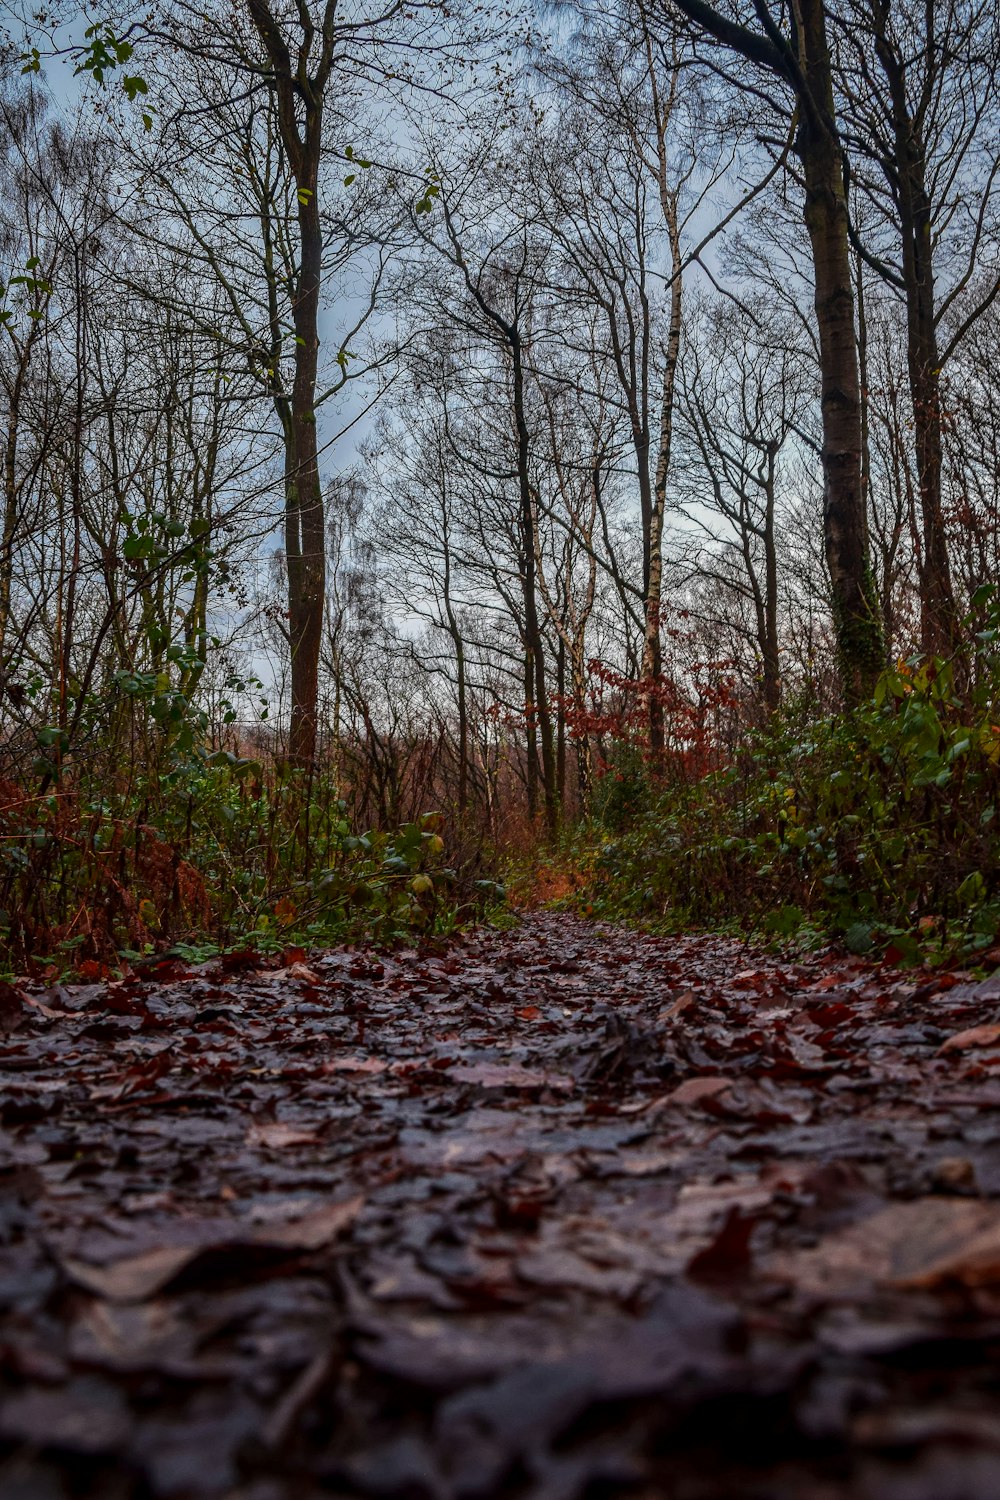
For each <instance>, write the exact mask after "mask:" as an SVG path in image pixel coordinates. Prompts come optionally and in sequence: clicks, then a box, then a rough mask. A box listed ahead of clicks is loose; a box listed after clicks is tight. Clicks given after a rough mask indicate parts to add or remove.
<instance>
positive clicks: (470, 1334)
mask: <svg viewBox="0 0 1000 1500" xmlns="http://www.w3.org/2000/svg"><path fill="white" fill-rule="evenodd" d="M0 1001H2V1007H0V1009H2V1021H3V1029H4V1032H5V1033H6V1036H5V1041H4V1047H3V1052H2V1062H0V1493H2V1494H3V1496H4V1497H5V1500H9V1497H13V1500H65V1497H70V1496H80V1495H94V1496H101V1497H102V1500H103V1497H105V1496H107V1497H109V1500H147V1497H161V1496H162V1497H164V1500H215V1497H220V1500H293V1497H294V1500H301V1497H305V1500H309V1497H311V1496H320V1495H327V1496H328V1495H331V1494H332V1495H337V1496H342V1497H351V1496H357V1497H365V1496H383V1497H387V1500H393V1497H396V1500H465V1497H469V1500H473V1497H490V1496H497V1497H500V1496H510V1497H537V1500H550V1497H551V1500H573V1497H579V1500H590V1497H596V1496H617V1495H637V1496H639V1497H640V1500H652V1497H660V1496H664V1497H668V1500H704V1497H718V1500H722V1497H726V1500H740V1497H757V1500H783V1497H788V1500H792V1497H801V1496H805V1495H808V1496H810V1497H812V1496H816V1497H822V1500H837V1497H844V1500H846V1497H852V1500H853V1497H862V1500H868V1497H871V1500H897V1497H898V1500H949V1497H951V1500H980V1497H982V1500H994V1497H995V1496H996V1495H997V1494H1000V1423H998V1421H997V1417H996V1399H997V1376H996V1370H997V1356H998V1353H1000V1151H998V1149H997V1148H998V1141H1000V1113H998V1111H1000V1081H998V1075H1000V976H997V977H994V978H993V979H987V980H985V981H984V980H981V979H975V978H974V977H972V976H969V975H961V974H959V975H933V976H928V975H919V974H918V975H915V976H913V977H901V976H900V975H899V974H898V973H896V972H894V971H891V970H879V969H877V968H874V967H872V966H871V965H866V964H865V963H864V962H862V961H860V960H857V959H842V958H836V957H831V956H830V955H829V954H826V955H817V956H816V957H813V958H809V959H806V960H803V961H796V962H791V961H788V960H783V959H780V958H774V957H768V956H763V955H755V954H752V953H749V952H748V951H747V950H746V949H745V948H744V947H743V946H742V945H740V944H738V943H737V942H735V941H732V940H728V939H723V938H715V937H701V938H699V937H685V938H674V939H653V938H647V937H642V936H638V935H636V934H634V933H629V932H627V931H624V930H619V929H615V928H613V927H606V926H599V925H595V924H592V923H586V922H583V921H580V920H577V919H574V918H571V917H568V916H563V915H554V914H535V915H531V916H528V917H525V918H524V919H523V920H522V921H521V922H520V924H519V926H518V927H517V928H516V929H514V930H512V931H509V932H504V933H498V932H492V931H483V932H479V933H474V934H471V935H467V936H465V937H464V938H461V939H458V940H453V941H451V942H449V943H448V944H446V945H443V946H441V947H440V948H432V947H428V948H425V949H421V950H419V951H418V950H415V949H399V950H397V951H395V952H393V953H391V954H387V955H379V956H376V955H373V954H370V953H366V952H360V951H356V950H353V951H346V950H345V951H338V952H331V953H326V954H311V955H310V956H309V962H308V965H307V964H306V963H305V961H304V959H303V956H302V955H301V954H294V955H291V956H290V960H289V962H288V963H287V964H285V965H284V966H279V965H278V964H277V963H275V964H273V965H270V966H267V965H265V966H261V961H259V960H257V959H255V958H254V957H253V956H252V955H244V956H242V958H241V960H240V962H235V961H234V960H233V958H232V957H229V958H228V959H226V960H224V961H222V962H219V963H216V964H215V965H213V966H209V967H207V968H199V969H195V968H190V969H188V968H185V966H184V965H183V964H179V963H177V962H176V961H171V963H169V964H160V965H155V964H151V965H149V966H148V967H146V968H144V969H143V971H142V972H141V973H139V974H133V975H131V976H129V977H128V978H126V979H124V980H119V981H113V982H110V983H107V984H103V985H102V984H87V985H79V986H72V985H62V986H57V987H56V988H54V989H49V990H43V989H40V988H39V987H37V986H32V985H29V984H24V985H20V986H7V987H5V988H4V990H3V993H2V996H0Z"/></svg>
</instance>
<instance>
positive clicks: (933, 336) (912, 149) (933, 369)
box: [872, 0, 961, 656]
mask: <svg viewBox="0 0 1000 1500" xmlns="http://www.w3.org/2000/svg"><path fill="white" fill-rule="evenodd" d="M872 18H873V22H874V31H875V50H876V52H877V54H878V58H879V61H880V63H881V64H882V69H883V72H884V73H885V77H886V81H887V83H888V87H889V98H890V101H891V106H892V139H893V155H894V160H893V162H892V164H891V169H890V172H891V178H892V183H893V186H894V187H895V198H896V208H897V212H898V214H899V230H900V240H901V248H902V270H903V283H904V289H905V294H906V356H907V367H908V373H909V377H910V397H911V401H912V405H913V443H914V450H915V453H916V460H917V488H918V492H919V495H920V511H921V542H922V547H921V551H920V554H919V556H918V562H919V573H920V636H921V645H922V647H923V649H924V651H925V652H926V653H927V654H928V655H932V656H947V655H950V654H951V653H953V652H955V651H957V650H959V649H960V642H961V630H960V627H959V618H958V611H957V609H956V607H955V595H954V590H953V588H952V581H951V563H950V560H949V557H948V543H947V537H946V534H945V525H944V509H943V505H942V498H941V469H942V449H943V441H942V422H941V369H940V354H939V350H938V339H937V318H936V313H935V304H934V246H933V238H932V226H931V217H932V210H931V203H930V199H929V197H928V192H927V163H926V152H925V148H924V143H923V139H922V137H921V132H920V129H919V126H918V124H917V122H916V121H915V119H914V117H913V112H912V110H911V107H910V104H909V100H908V98H907V89H906V73H905V64H904V63H903V61H902V59H901V57H900V55H899V52H898V51H897V49H896V46H895V44H894V42H893V41H892V40H891V39H890V36H889V14H888V6H883V5H880V4H878V3H877V0H876V3H875V4H874V5H873V7H872Z"/></svg>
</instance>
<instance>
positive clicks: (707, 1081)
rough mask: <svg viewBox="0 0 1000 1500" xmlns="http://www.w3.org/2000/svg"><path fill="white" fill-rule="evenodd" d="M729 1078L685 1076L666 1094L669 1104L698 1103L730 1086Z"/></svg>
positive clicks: (731, 1081) (730, 1080)
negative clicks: (681, 1081) (682, 1080)
mask: <svg viewBox="0 0 1000 1500" xmlns="http://www.w3.org/2000/svg"><path fill="white" fill-rule="evenodd" d="M732 1086H733V1080H732V1079H731V1078H687V1079H685V1081H684V1082H683V1083H681V1084H678V1086H677V1088H675V1089H674V1090H673V1091H672V1092H671V1093H669V1094H668V1095H667V1100H668V1102H669V1103H670V1104H698V1103H700V1102H701V1100H702V1099H712V1098H714V1097H715V1095H716V1094H722V1093H724V1092H725V1090H726V1089H729V1088H732Z"/></svg>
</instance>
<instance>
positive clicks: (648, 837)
mask: <svg viewBox="0 0 1000 1500" xmlns="http://www.w3.org/2000/svg"><path fill="white" fill-rule="evenodd" d="M973 602H974V605H975V607H976V612H977V613H976V618H975V620H973V619H972V618H970V619H969V620H967V621H966V622H965V623H966V628H967V629H969V630H970V636H969V640H968V643H967V644H968V648H969V651H970V653H971V658H972V664H971V671H972V674H973V682H974V685H973V686H972V687H966V688H964V690H960V689H959V686H958V685H957V683H956V677H958V676H959V675H968V672H969V671H970V665H969V658H968V657H966V658H965V659H964V662H963V665H962V668H961V674H959V673H958V672H956V663H955V662H953V661H946V660H943V659H942V658H939V657H921V656H914V657H911V658H910V659H908V660H903V661H899V662H898V663H896V664H895V665H894V666H893V667H891V668H889V669H887V670H886V671H884V672H883V673H882V675H881V677H880V678H879V681H878V683H877V685H876V688H875V691H874V694H873V695H872V696H871V697H870V698H868V699H866V700H864V701H863V702H861V703H859V704H858V705H856V706H855V707H853V708H852V709H850V710H844V711H841V712H838V713H835V714H829V715H826V716H820V717H817V716H816V715H815V713H814V712H813V707H812V704H811V703H810V701H809V695H808V694H801V695H800V696H799V697H798V698H796V699H792V700H790V701H789V702H787V703H785V704H784V705H783V706H782V707H781V708H780V709H779V710H778V711H777V712H776V713H775V714H774V715H773V717H772V718H771V720H770V721H769V722H768V723H767V724H766V725H765V726H763V727H761V728H758V729H757V730H754V731H751V732H749V733H747V734H746V735H745V736H743V737H742V740H741V742H740V744H739V745H738V747H737V748H736V750H735V752H734V753H732V754H730V755H729V756H728V757H726V758H724V759H723V760H722V761H721V763H719V764H717V765H716V766H715V767H713V768H712V769H710V770H709V771H707V772H706V773H705V774H696V775H687V774H684V771H683V768H682V767H680V768H679V767H678V765H677V763H676V762H675V764H674V766H673V767H667V768H665V772H666V774H661V775H660V776H656V775H655V774H652V773H651V768H650V764H649V759H648V756H647V755H645V754H644V753H642V752H641V751H640V750H638V747H637V746H636V745H635V744H634V743H630V742H629V741H628V740H627V739H624V738H623V740H622V741H621V743H620V746H619V748H618V751H617V756H616V761H617V764H614V763H612V764H610V765H609V768H608V773H607V776H606V785H605V792H604V797H603V806H602V808H601V815H600V817H599V819H598V821H597V823H596V825H595V827H594V829H592V830H591V834H590V836H589V838H588V839H586V840H584V841H582V842H580V841H578V842H577V845H576V848H575V854H574V857H575V858H576V859H577V860H578V862H579V863H580V864H581V866H582V868H583V869H584V871H585V874H586V884H585V887H584V896H583V899H585V900H586V901H587V902H588V903H589V904H591V905H594V906H595V907H596V908H597V909H598V910H600V911H601V912H603V913H604V914H610V915H619V916H624V917H627V918H631V919H634V920H638V921H641V922H645V923H651V924H653V925H666V926H685V925H701V926H704V925H713V926H719V925H724V926H730V927H738V928H741V929H742V930H743V931H745V932H748V933H750V934H753V935H754V936H756V937H758V938H760V937H770V938H774V939H779V940H780V939H790V938H804V939H806V940H808V939H810V938H813V937H816V938H818V937H826V936H829V935H832V936H835V937H839V938H840V939H842V940H843V941H844V942H845V943H846V946H847V947H848V948H849V949H850V950H851V951H853V952H856V953H872V954H874V955H879V956H884V957H886V958H887V959H889V960H890V961H895V962H900V963H913V962H917V961H918V960H922V961H926V960H934V959H940V960H942V961H944V960H948V961H951V960H953V959H955V958H959V959H963V960H966V961H970V962H971V961H974V960H975V958H976V956H977V955H982V954H984V953H985V952H986V951H988V950H990V949H992V948H994V947H995V946H996V944H997V942H998V939H1000V825H998V821H997V819H998V811H1000V658H998V656H997V654H996V642H997V640H998V638H1000V610H998V603H997V593H996V588H995V586H994V585H992V584H988V585H984V586H983V587H982V588H981V589H980V590H979V591H978V592H977V594H976V596H975V599H974V601H973ZM974 624H978V626H979V627H980V628H978V629H975V630H973V629H972V627H973V626H974ZM637 752H638V753H637Z"/></svg>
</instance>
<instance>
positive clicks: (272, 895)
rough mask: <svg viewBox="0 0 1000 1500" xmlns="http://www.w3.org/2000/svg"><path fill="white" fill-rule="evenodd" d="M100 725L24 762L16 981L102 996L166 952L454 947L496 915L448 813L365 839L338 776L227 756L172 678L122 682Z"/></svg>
mask: <svg viewBox="0 0 1000 1500" xmlns="http://www.w3.org/2000/svg"><path fill="white" fill-rule="evenodd" d="M239 686H242V687H246V686H247V685H246V684H240V685H239ZM83 717H84V719H85V720H86V721H87V722H86V726H85V727H86V728H87V729H88V730H89V734H87V735H85V736H83V737H82V739H81V742H80V743H76V744H75V743H74V742H73V741H72V740H71V736H70V734H69V733H68V732H67V730H66V729H60V728H59V727H58V726H54V725H50V724H45V723H44V722H43V724H42V726H41V727H39V728H35V729H34V730H32V731H31V733H30V735H28V736H27V739H28V740H29V741H30V743H29V744H27V745H22V750H23V752H24V754H23V756H22V760H21V762H20V764H17V763H16V762H15V763H12V760H11V755H10V746H9V745H8V747H7V750H8V755H7V759H8V767H7V774H6V775H5V776H2V777H0V967H2V968H4V969H6V970H7V971H8V972H10V971H16V972H23V971H24V970H25V969H27V970H29V971H33V972H36V973H37V972H52V973H72V974H75V975H76V976H78V977H80V978H84V979H86V978H99V977H106V976H107V975H108V974H109V973H111V972H113V971H115V970H116V969H117V968H118V967H119V966H120V965H121V964H122V963H123V962H125V963H134V962H136V961H137V960H141V959H142V958H144V957H146V956H149V955H153V954H156V953H163V952H172V953H177V954H179V955H181V956H182V957H187V958H192V959H198V958H205V957H208V956H210V955H212V954H214V953H216V952H218V951H220V950H224V949H226V948H228V947H234V946H235V947H253V948H255V949H257V950H259V951H260V952H262V953H274V952H277V953H280V952H283V951H285V950H287V949H289V948H295V947H298V946H300V945H310V944H321V943H327V944H330V943H337V942H349V941H355V940H358V939H362V938H364V939H374V940H377V941H383V942H386V941H392V940H394V939H397V938H400V937H404V936H411V935H421V934H430V933H434V932H437V931H442V930H448V929H449V928H450V927H451V926H452V925H453V924H454V923H455V922H456V921H458V920H460V918H461V916H462V915H463V913H465V914H469V913H470V912H472V911H473V910H474V909H475V908H476V906H477V904H482V903H483V902H484V901H486V900H489V899H491V898H493V897H495V891H494V887H493V886H492V884H491V883H490V882H489V881H480V882H479V884H478V886H476V885H475V884H474V882H473V878H472V876H471V875H469V873H468V870H467V871H466V874H465V877H464V878H460V877H459V874H458V872H457V871H456V870H455V869H454V868H452V867H450V866H449V865H448V862H447V858H446V850H445V843H444V840H443V838H442V836H441V832H440V830H441V828H442V825H443V821H444V820H443V816H442V814H441V813H436V812H428V813H426V814H425V815H423V816H421V817H419V818H416V819H413V820H411V821H408V822H405V823H402V824H400V825H399V826H397V827H395V828H391V829H388V830H380V831H372V832H359V831H357V830H356V828H355V826H354V824H355V820H354V818H353V817H352V812H351V808H350V807H349V804H348V802H347V801H346V800H345V799H344V798H343V797H342V796H341V795H340V791H339V789H338V786H337V783H336V779H335V777H334V776H333V774H332V773H331V771H330V769H329V768H326V769H320V770H318V771H316V772H307V771H303V770H301V769H296V768H295V767H292V766H289V765H288V763H287V762H286V761H283V760H282V759H281V758H280V756H278V755H276V754H274V753H268V752H267V750H266V749H265V751H263V752H262V753H260V754H259V755H256V756H255V755H250V754H242V753H239V752H238V751H237V750H234V749H228V748H214V749H213V748H212V741H213V739H214V738H217V737H218V726H215V728H214V729H213V726H211V725H210V724H209V723H208V719H207V715H206V713H205V711H204V710H199V709H197V708H195V707H194V706H193V705H192V704H191V702H189V700H188V699H187V698H186V697H185V695H184V694H183V693H182V692H181V691H180V690H179V689H178V688H176V687H175V686H172V685H171V683H170V679H169V677H168V676H167V675H166V674H135V673H131V674H130V673H122V674H119V676H118V679H117V680H116V681H115V683H114V684H113V686H112V688H111V690H110V691H109V692H108V693H107V694H105V695H97V694H94V695H92V696H91V701H90V702H89V703H88V704H87V705H86V711H85V714H84V716H83ZM227 717H229V718H231V719H233V720H235V718H236V711H235V709H234V708H230V709H229V711H228V713H227ZM77 728H78V729H79V720H78V721H77ZM261 742H262V744H263V745H264V746H265V747H266V746H267V743H268V738H267V736H266V735H262V736H261ZM275 743H277V742H275ZM32 752H33V753H32ZM29 755H30V762H29V761H28V756H29Z"/></svg>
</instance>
